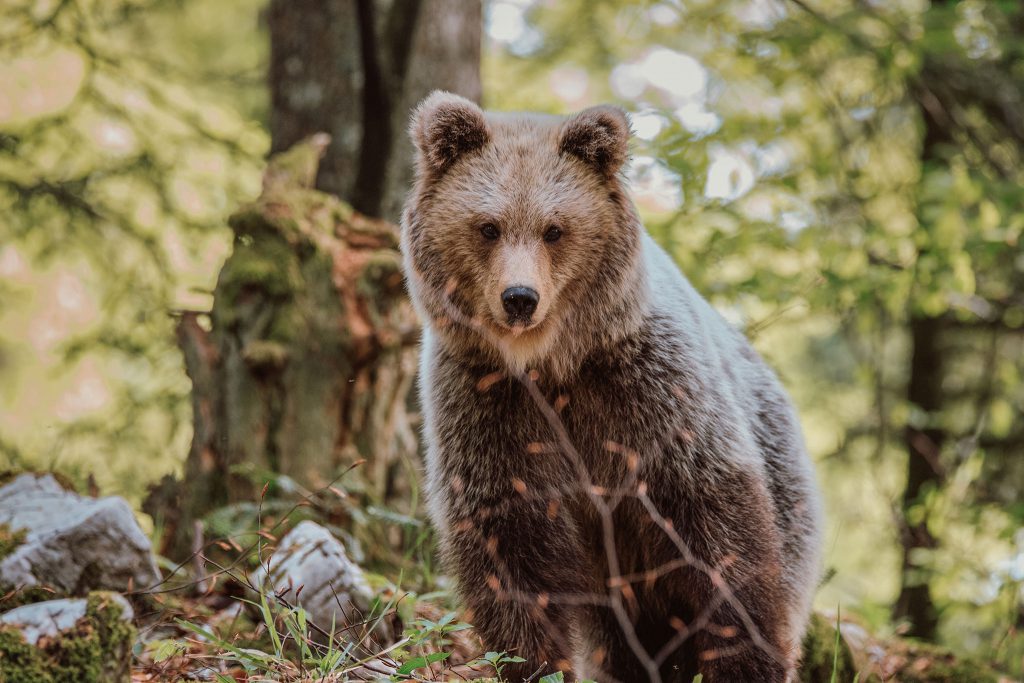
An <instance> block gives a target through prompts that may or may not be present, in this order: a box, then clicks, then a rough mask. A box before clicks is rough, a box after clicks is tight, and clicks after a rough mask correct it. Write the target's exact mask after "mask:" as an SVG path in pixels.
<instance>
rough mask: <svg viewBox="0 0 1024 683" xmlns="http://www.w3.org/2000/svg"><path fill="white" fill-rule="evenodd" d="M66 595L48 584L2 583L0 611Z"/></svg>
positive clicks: (0, 585) (0, 588) (0, 587)
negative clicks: (14, 586) (16, 586)
mask: <svg viewBox="0 0 1024 683" xmlns="http://www.w3.org/2000/svg"><path fill="white" fill-rule="evenodd" d="M63 597H65V596H64V595H62V594H61V593H60V592H59V591H56V590H54V589H53V588H49V587H47V586H22V587H19V588H12V587H11V586H5V585H3V584H0V612H6V611H7V610H11V609H14V608H16V607H22V606H24V605H31V604H33V603H36V602H45V601H47V600H56V599H58V598H63Z"/></svg>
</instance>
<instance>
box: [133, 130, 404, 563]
mask: <svg viewBox="0 0 1024 683" xmlns="http://www.w3.org/2000/svg"><path fill="white" fill-rule="evenodd" d="M328 141H329V140H328V138H327V136H326V135H323V134H321V135H317V136H313V137H312V138H310V139H309V140H306V141H304V142H302V143H300V144H299V145H297V146H296V147H294V148H292V149H291V150H289V151H288V152H285V153H283V154H281V155H278V156H277V157H275V158H274V159H272V160H271V162H270V164H269V166H268V169H267V171H266V173H265V175H264V187H263V192H262V194H261V196H260V197H259V199H258V200H257V201H255V202H253V203H252V204H250V205H248V206H245V207H242V208H241V209H240V210H239V211H237V212H236V213H235V214H234V215H232V216H231V218H230V220H229V225H230V226H231V228H232V230H233V231H234V235H235V236H234V250H233V253H232V254H231V256H230V257H229V258H228V259H227V261H226V262H225V264H224V266H223V268H222V269H221V272H220V276H219V279H218V282H217V286H216V289H215V291H214V303H213V308H212V311H211V312H210V313H209V314H204V313H197V312H187V313H184V314H183V315H182V317H181V320H180V323H179V325H178V339H179V344H180V346H181V348H182V350H183V352H184V355H185V361H186V369H187V371H188V374H189V377H190V378H191V379H192V383H193V391H192V404H193V412H194V425H195V427H194V429H195V433H194V437H193V441H192V447H191V450H190V452H189V455H188V460H187V463H186V466H185V478H184V485H183V488H182V490H179V491H177V492H176V494H175V497H176V498H178V499H179V501H180V505H179V508H180V512H179V514H178V515H174V514H173V513H174V510H173V507H174V506H173V505H171V506H170V507H171V508H172V509H171V510H170V512H171V514H169V515H167V517H166V518H165V520H164V521H165V523H166V524H167V526H168V527H169V528H168V531H169V532H170V533H169V534H168V535H169V536H170V538H171V541H172V544H171V546H170V547H169V548H167V551H168V553H169V554H170V555H172V556H175V557H179V558H180V557H183V556H185V555H188V553H189V551H190V545H191V537H192V534H193V528H192V527H193V522H194V520H196V519H199V518H200V517H201V516H202V515H204V514H205V513H207V512H209V511H210V510H213V509H215V508H217V507H220V506H223V505H226V504H229V503H234V502H238V501H244V500H256V499H257V498H258V496H259V493H260V485H259V484H258V483H257V482H258V480H259V479H260V477H259V474H260V473H263V472H274V473H279V474H284V475H287V476H289V477H291V478H292V479H294V480H295V481H297V482H298V483H299V484H301V485H302V486H304V487H306V488H308V489H311V490H315V489H318V488H321V487H323V486H325V485H328V484H330V483H331V482H332V481H333V480H334V479H335V477H336V476H337V475H338V474H339V473H340V472H342V471H343V470H344V469H345V468H347V467H349V466H351V465H352V464H353V463H354V462H356V461H357V460H361V459H365V460H366V461H367V462H366V464H365V465H364V466H363V467H361V468H360V469H359V471H358V472H357V473H355V475H354V476H356V477H359V478H360V480H361V482H362V483H363V484H364V485H365V486H366V487H367V489H368V492H369V494H370V495H371V496H372V497H373V499H375V500H378V501H380V500H387V499H388V498H389V496H390V495H391V494H392V493H394V491H395V489H396V480H397V479H398V478H400V477H401V467H399V463H401V461H402V459H403V458H409V457H415V452H416V439H415V436H414V434H413V432H412V426H411V421H410V418H409V415H407V405H406V404H407V398H408V395H409V390H410V387H411V383H412V378H413V373H414V369H415V357H414V356H415V350H414V347H415V342H416V339H417V330H418V327H417V324H416V320H415V316H414V314H413V311H412V308H411V305H410V304H409V301H408V298H407V297H406V294H405V288H404V283H403V278H402V271H401V258H400V255H399V252H398V230H397V228H396V227H395V226H394V225H392V224H390V223H387V222H384V221H380V220H374V219H370V218H367V217H365V216H362V215H360V214H358V213H355V212H354V211H353V210H352V209H351V208H350V207H349V206H348V205H346V204H345V203H343V202H341V201H340V200H338V199H337V198H336V197H334V196H333V195H330V194H326V193H324V192H319V191H317V190H314V189H312V184H313V180H314V178H315V176H316V169H317V164H318V162H319V158H320V156H321V155H322V153H323V150H324V149H325V147H326V145H327V142H328ZM252 473H256V474H257V476H255V477H254V476H252ZM350 476H351V475H350ZM153 507H156V508H159V507H160V506H153ZM163 507H164V508H165V509H164V510H163V511H162V512H164V513H166V512H167V510H166V507H167V504H166V502H165V503H164V506H163ZM157 512H158V513H159V512H161V510H159V509H158V510H157ZM175 516H176V517H177V518H176V519H175Z"/></svg>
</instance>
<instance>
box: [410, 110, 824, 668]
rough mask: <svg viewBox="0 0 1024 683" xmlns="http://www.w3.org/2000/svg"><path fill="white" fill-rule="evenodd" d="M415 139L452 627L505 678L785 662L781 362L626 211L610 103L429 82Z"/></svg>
mask: <svg viewBox="0 0 1024 683" xmlns="http://www.w3.org/2000/svg"><path fill="white" fill-rule="evenodd" d="M411 135H412V137H413V140H414V142H415V145H416V148H417V158H416V180H415V186H414V188H413V190H412V192H411V193H410V196H409V198H408V201H407V204H406V207H405V211H404V214H403V220H402V251H403V256H404V263H405V268H406V277H407V282H408V286H409V289H410V292H411V295H412V299H413V302H414V303H415V305H416V307H417V310H418V312H419V314H420V316H421V317H422V319H423V321H424V332H423V342H422V356H421V364H420V376H419V387H420V395H421V401H422V406H423V412H424V418H425V440H426V446H427V454H426V466H427V477H426V496H427V502H428V509H429V512H430V515H431V518H432V521H433V523H434V525H435V527H436V528H437V530H438V532H439V540H440V548H441V553H442V557H443V560H444V562H445V564H446V566H447V567H448V568H449V569H450V570H451V571H452V572H453V573H454V575H455V577H456V579H457V583H458V588H459V594H460V597H461V598H462V600H463V601H464V602H465V605H466V608H467V617H466V618H467V620H469V621H472V623H474V624H475V626H476V628H477V630H478V632H479V633H480V635H481V636H482V638H483V640H484V643H485V644H486V646H487V647H488V649H491V650H496V651H505V652H508V653H510V654H514V655H517V656H519V657H522V658H524V659H525V662H523V663H522V664H516V665H510V666H508V667H507V668H506V669H505V675H506V677H507V678H508V680H510V681H519V680H522V679H525V678H531V677H533V676H535V675H536V677H534V678H531V680H536V678H539V676H540V675H543V674H547V673H550V672H552V671H555V670H561V671H563V672H565V678H566V680H573V679H574V678H575V677H577V676H578V677H580V678H583V677H590V678H594V679H596V680H598V681H601V682H602V683H603V682H604V681H622V682H624V683H634V682H636V681H646V680H651V681H685V682H687V683H689V681H691V680H692V678H693V676H694V675H696V674H697V673H701V674H703V676H704V681H705V682H706V683H718V682H725V681H729V682H735V681H784V680H786V679H787V678H788V677H791V676H792V675H793V674H794V672H795V670H796V666H797V664H798V661H799V652H800V641H801V637H802V635H803V632H804V628H805V626H806V622H807V618H808V615H809V612H810V605H811V598H812V594H813V592H814V589H815V587H816V584H817V582H818V577H819V551H820V543H821V512H820V503H819V498H818V493H817V489H816V485H815V478H814V473H813V468H812V466H811V463H810V460H809V458H808V456H807V454H806V452H805V448H804V445H803V440H802V437H801V434H800V428H799V425H798V422H797V418H796V415H795V413H794V410H793V408H792V406H791V404H790V402H789V400H788V399H787V396H786V394H785V392H784V390H783V389H782V387H781V385H780V383H779V381H778V380H777V379H776V377H775V375H774V374H773V372H772V371H771V370H770V369H769V368H768V367H767V366H766V365H765V363H764V362H763V361H762V360H761V358H760V357H759V356H758V354H757V353H756V352H755V351H754V350H753V349H752V348H751V347H750V345H749V344H748V343H747V341H746V340H745V339H744V338H743V336H742V335H741V334H740V333H738V332H737V331H736V330H734V329H733V328H732V327H730V326H729V325H728V324H727V323H726V322H725V321H724V320H723V319H722V318H721V317H720V316H719V315H718V314H717V313H716V312H715V311H714V310H713V309H712V308H711V306H710V305H709V304H708V303H707V302H706V301H705V300H704V299H703V298H702V297H701V296H700V295H699V294H698V293H697V292H696V291H695V290H694V289H693V287H692V286H691V285H690V284H689V282H688V281H687V280H686V279H685V278H684V277H683V275H682V274H681V273H680V272H679V270H678V269H677V268H676V266H675V265H674V264H673V263H672V261H671V260H670V259H669V257H668V256H667V255H666V254H665V253H664V252H663V251H662V250H661V249H660V248H659V247H658V246H657V245H656V244H655V243H654V242H653V240H652V239H651V238H650V237H649V236H648V235H647V233H646V231H645V230H644V228H643V226H642V225H641V223H640V220H639V218H638V216H637V213H636V210H635V208H634V206H633V204H632V202H631V200H630V199H629V198H628V196H627V190H626V187H625V183H624V181H623V179H622V177H621V173H622V169H623V166H624V164H625V162H626V160H627V158H628V143H629V135H630V133H629V121H628V119H627V117H626V115H625V113H624V112H623V111H621V110H620V109H618V108H615V107H609V106H601V107H594V108H591V109H587V110H585V111H583V112H580V113H578V114H576V115H574V116H571V117H568V118H564V117H555V116H545V115H538V114H506V113H492V112H484V111H482V110H481V109H480V108H479V107H478V106H477V105H475V104H473V103H472V102H469V101H468V100H465V99H463V98H461V97H458V96H456V95H452V94H450V93H445V92H435V93H433V94H432V95H430V96H429V97H428V98H427V99H426V100H424V101H423V102H422V103H421V104H420V106H419V107H418V108H417V109H416V111H415V113H414V114H413V117H412V123H411ZM524 288H525V289H524ZM527 290H528V291H529V292H533V295H531V296H532V297H533V303H534V306H533V307H532V309H531V311H532V312H531V313H530V315H529V316H528V317H527V318H524V317H523V315H520V313H522V311H518V310H517V314H516V315H515V316H513V315H512V314H511V313H510V312H509V311H511V310H512V309H511V308H508V307H507V306H506V298H507V297H508V296H509V293H510V292H513V293H515V292H521V291H527Z"/></svg>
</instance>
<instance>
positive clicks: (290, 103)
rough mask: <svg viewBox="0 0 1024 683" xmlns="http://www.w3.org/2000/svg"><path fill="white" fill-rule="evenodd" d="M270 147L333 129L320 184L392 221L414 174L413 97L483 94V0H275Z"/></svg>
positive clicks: (284, 146)
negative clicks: (435, 92)
mask: <svg viewBox="0 0 1024 683" xmlns="http://www.w3.org/2000/svg"><path fill="white" fill-rule="evenodd" d="M268 23H269V25H270V43H271V54H270V78H269V81H270V91H271V104H272V111H271V123H270V129H271V140H272V151H274V152H280V151H282V150H285V149H288V148H289V147H291V146H292V145H293V144H295V143H296V142H298V141H299V140H301V139H303V138H305V137H307V136H309V135H312V134H313V133H317V132H320V131H323V132H326V133H329V134H330V135H331V138H332V142H331V146H330V148H329V149H328V151H327V155H326V157H325V158H324V162H323V164H322V165H321V167H320V173H319V176H318V178H317V188H318V189H321V190H323V191H325V192H330V193H332V194H335V195H337V196H339V197H341V198H342V199H343V200H345V201H347V202H349V203H351V204H352V205H353V206H354V207H355V208H356V210H358V211H360V212H361V213H364V214H367V215H370V216H376V217H381V218H386V219H387V220H390V221H393V222H396V221H397V220H398V218H399V215H400V213H401V207H402V202H403V200H404V197H405V192H406V191H407V189H408V186H409V181H410V179H411V177H412V146H411V144H410V142H409V140H408V136H407V135H406V126H407V123H408V118H409V112H410V111H411V109H412V107H414V106H415V105H416V103H417V102H419V101H420V100H421V99H423V98H424V97H425V96H426V95H427V94H428V93H430V91H432V90H435V89H438V88H440V89H443V90H450V91H452V92H456V93H459V94H460V95H463V96H464V97H468V98H469V99H472V100H474V101H477V102H479V101H480V95H481V87H480V52H481V32H482V30H483V10H482V7H481V2H480V0H391V1H390V2H383V1H381V0H272V1H271V3H270V11H269V15H268Z"/></svg>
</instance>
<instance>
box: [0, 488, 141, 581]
mask: <svg viewBox="0 0 1024 683" xmlns="http://www.w3.org/2000/svg"><path fill="white" fill-rule="evenodd" d="M0 526H6V527H7V528H8V529H9V530H10V531H11V532H14V533H16V534H17V539H18V543H17V544H16V545H13V547H12V548H10V549H9V552H8V553H7V554H6V555H5V556H4V557H0V586H7V587H14V588H26V587H31V586H48V587H50V588H53V589H54V590H56V591H57V592H59V593H62V594H65V595H85V594H86V593H88V592H89V591H91V590H104V589H105V590H115V591H128V590H132V589H145V588H147V587H149V586H153V585H155V584H157V583H158V582H159V581H160V572H159V571H158V569H157V566H156V562H155V560H154V558H153V553H152V548H151V546H150V543H149V539H148V538H146V535H145V534H144V533H143V532H142V529H141V528H139V525H138V522H136V521H135V516H134V514H133V513H132V509H131V507H130V506H129V505H128V502H127V501H126V500H124V499H123V498H120V497H116V496H113V497H108V498H88V497H85V496H80V495H78V494H77V493H74V492H72V491H67V490H65V489H64V488H63V487H62V486H61V485H60V484H59V483H58V482H57V480H56V479H54V477H53V476H52V475H49V474H43V475H36V474H22V475H20V476H18V477H16V478H14V479H13V480H11V481H10V482H8V483H7V484H5V485H3V486H0Z"/></svg>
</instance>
